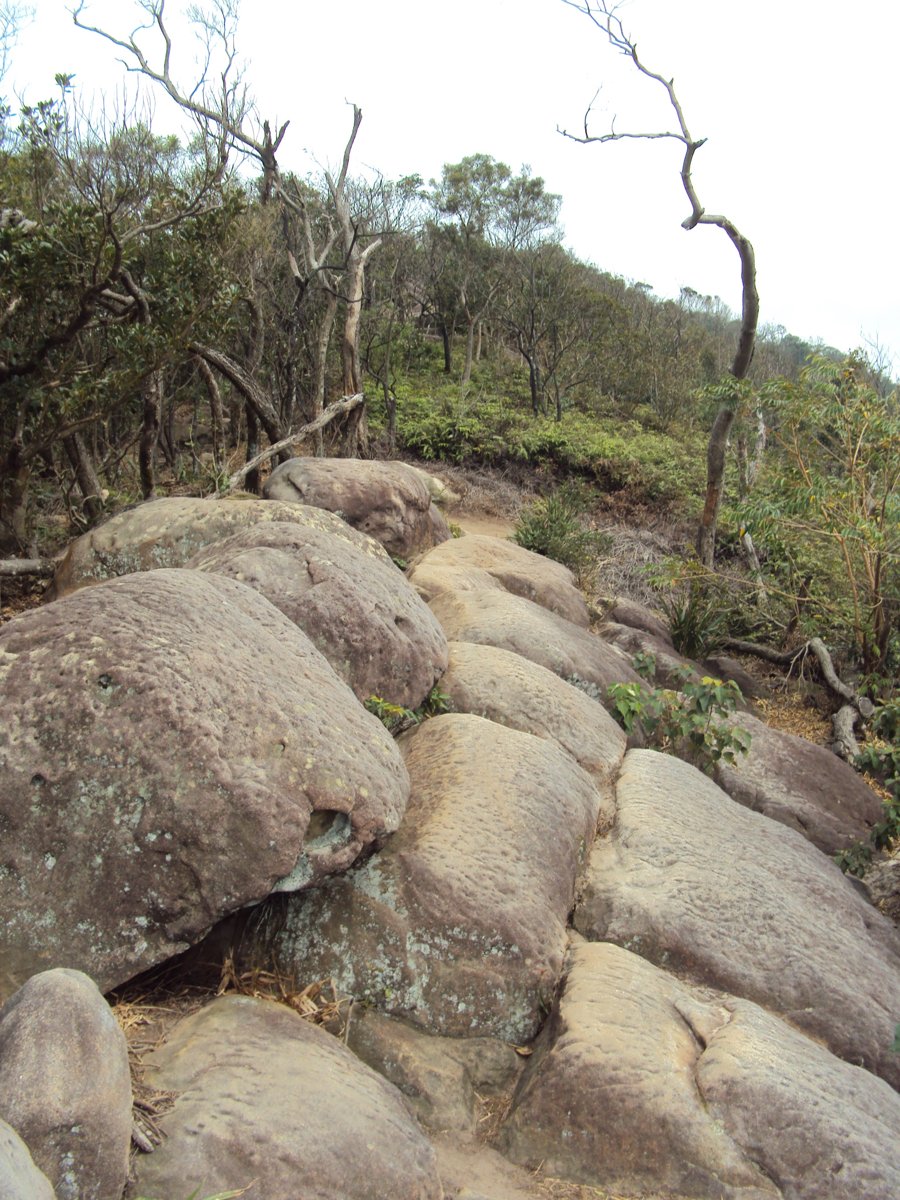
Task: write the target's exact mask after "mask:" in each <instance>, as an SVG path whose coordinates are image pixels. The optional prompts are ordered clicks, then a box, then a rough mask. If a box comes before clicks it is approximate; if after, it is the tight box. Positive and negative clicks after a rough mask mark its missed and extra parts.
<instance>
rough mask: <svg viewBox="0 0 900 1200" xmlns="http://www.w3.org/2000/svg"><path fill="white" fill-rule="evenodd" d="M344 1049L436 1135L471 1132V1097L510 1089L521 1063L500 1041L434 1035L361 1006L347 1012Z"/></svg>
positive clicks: (474, 1101)
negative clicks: (383, 1080)
mask: <svg viewBox="0 0 900 1200" xmlns="http://www.w3.org/2000/svg"><path fill="white" fill-rule="evenodd" d="M348 1045H349V1046H350V1049H351V1050H352V1051H353V1052H354V1053H355V1054H357V1055H358V1056H359V1057H360V1058H361V1059H362V1060H363V1062H365V1063H367V1064H368V1065H369V1066H370V1067H371V1068H372V1069H373V1070H374V1071H377V1072H378V1073H379V1075H383V1076H384V1077H385V1078H386V1079H388V1080H390V1082H391V1083H393V1084H394V1085H395V1086H396V1087H397V1088H399V1089H400V1091H401V1092H402V1094H403V1096H404V1098H405V1099H406V1103H407V1104H408V1105H409V1107H410V1109H411V1110H412V1112H413V1115H414V1116H415V1117H416V1118H417V1119H418V1120H419V1121H420V1122H421V1123H422V1124H423V1125H424V1126H425V1127H426V1128H427V1129H430V1130H433V1131H436V1132H440V1131H447V1130H453V1131H457V1132H464V1133H470V1134H471V1133H474V1132H475V1128H476V1119H477V1118H476V1114H477V1110H478V1104H477V1098H481V1097H484V1096H487V1095H496V1094H497V1093H499V1092H502V1091H504V1090H506V1089H507V1088H509V1087H511V1086H512V1084H513V1083H514V1081H515V1079H516V1077H517V1075H518V1073H519V1070H520V1067H521V1063H522V1061H523V1060H522V1059H521V1058H519V1056H518V1055H517V1054H516V1052H515V1050H514V1049H513V1048H512V1047H511V1046H507V1045H506V1044H505V1043H503V1042H499V1041H495V1040H493V1039H491V1038H478V1037H476V1038H448V1037H435V1036H433V1035H430V1034H427V1033H423V1032H422V1031H421V1030H420V1029H416V1028H414V1027H413V1026H411V1025H407V1024H406V1023H405V1022H403V1021H398V1020H395V1019H394V1018H393V1017H386V1016H383V1015H382V1014H381V1013H378V1012H375V1011H374V1010H373V1009H368V1008H364V1007H363V1006H361V1005H358V1006H356V1007H355V1008H354V1010H353V1018H352V1020H351V1022H350V1032H349V1039H348Z"/></svg>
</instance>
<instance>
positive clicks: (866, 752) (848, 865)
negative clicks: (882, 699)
mask: <svg viewBox="0 0 900 1200" xmlns="http://www.w3.org/2000/svg"><path fill="white" fill-rule="evenodd" d="M871 726H872V732H873V733H874V735H875V740H873V741H871V742H869V744H868V745H867V746H865V747H864V749H863V750H862V751H861V752H860V753H859V754H858V755H857V756H856V760H855V763H854V766H856V767H858V768H859V769H860V770H862V771H870V772H871V773H872V774H873V775H874V776H876V777H877V778H878V779H880V780H881V781H882V783H883V784H884V786H885V787H886V788H887V790H888V792H889V793H890V796H891V798H890V799H889V800H886V801H885V802H884V805H883V806H882V816H881V820H880V821H876V822H875V824H874V825H873V826H872V828H871V830H870V831H869V837H868V840H867V841H864V842H854V843H853V845H852V846H848V847H847V849H846V850H841V851H840V853H838V854H837V855H835V861H836V862H837V865H838V866H839V867H840V868H841V870H842V871H845V872H849V874H851V875H858V876H860V878H861V877H862V876H863V875H865V873H866V871H867V870H868V868H869V866H870V865H871V863H872V859H873V858H874V856H875V854H876V852H877V851H879V850H890V849H891V847H892V846H893V845H894V844H895V843H896V842H898V841H900V700H891V701H889V702H888V703H887V704H882V705H880V706H879V707H878V708H877V709H876V710H875V712H874V714H873V716H872V721H871Z"/></svg>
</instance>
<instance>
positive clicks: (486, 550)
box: [410, 533, 590, 629]
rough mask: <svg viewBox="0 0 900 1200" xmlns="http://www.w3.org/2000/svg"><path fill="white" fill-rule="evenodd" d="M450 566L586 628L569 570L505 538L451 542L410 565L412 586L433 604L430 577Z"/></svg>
mask: <svg viewBox="0 0 900 1200" xmlns="http://www.w3.org/2000/svg"><path fill="white" fill-rule="evenodd" d="M448 567H452V568H458V569H462V570H471V569H473V568H475V569H481V570H483V571H487V573H488V574H489V575H492V576H493V577H494V579H496V580H497V582H498V583H500V584H502V585H503V587H504V588H506V590H507V591H508V592H512V593H513V595H515V596H524V597H525V599H526V600H533V601H534V602H535V604H540V605H541V606H542V607H543V608H548V609H550V611H551V612H555V613H557V614H558V615H559V616H561V617H565V618H566V620H567V621H571V622H572V623H573V624H575V625H581V626H582V627H583V628H585V629H586V628H587V626H588V625H589V624H590V616H589V614H588V608H587V604H586V603H585V599H584V596H582V594H581V592H580V591H579V590H578V587H577V585H576V583H575V576H574V575H573V574H572V572H571V571H570V570H569V568H568V567H564V566H563V565H562V563H558V562H554V561H553V559H552V558H544V557H543V556H542V555H540V554H534V553H533V552H532V551H531V550H526V549H525V548H524V547H523V546H517V545H516V543H515V542H511V541H508V540H507V539H506V538H496V537H489V536H488V535H487V534H479V533H470V534H467V535H466V536H465V537H462V538H452V539H451V540H450V541H449V542H444V543H443V544H442V545H440V546H435V548H434V549H433V550H429V551H428V553H427V554H424V555H422V556H421V558H419V559H417V560H416V562H415V563H413V564H412V570H411V571H410V580H411V582H412V583H413V584H414V585H415V586H416V587H419V588H424V590H423V592H422V594H423V595H424V597H425V599H426V600H431V599H432V596H433V595H435V594H437V593H434V592H432V594H431V595H429V594H428V591H429V590H430V589H429V588H428V580H429V572H430V571H431V570H434V569H435V568H448Z"/></svg>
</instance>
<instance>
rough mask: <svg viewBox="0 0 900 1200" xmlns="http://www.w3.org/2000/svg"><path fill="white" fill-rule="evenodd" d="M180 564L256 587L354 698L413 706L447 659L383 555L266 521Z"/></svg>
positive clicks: (437, 632) (438, 634) (427, 613)
mask: <svg viewBox="0 0 900 1200" xmlns="http://www.w3.org/2000/svg"><path fill="white" fill-rule="evenodd" d="M186 566H187V567H189V568H190V567H195V568H196V569H197V570H200V571H215V572H216V573H217V574H220V575H225V576H227V577H229V578H230V579H237V580H238V581H239V582H241V583H246V584H248V585H249V586H250V587H252V588H254V589H255V590H256V591H258V592H261V593H262V594H263V595H264V596H265V597H266V599H267V600H270V601H271V602H272V604H274V605H275V607H276V608H278V609H280V610H281V611H282V612H283V613H284V615H285V616H286V617H289V618H290V620H292V621H293V622H294V624H295V625H299V627H300V628H301V629H302V630H303V632H304V633H305V634H306V635H307V637H309V639H310V640H311V641H312V643H313V645H314V646H316V647H317V649H319V650H321V652H322V653H323V654H324V655H325V657H326V658H327V659H328V661H329V663H331V666H332V667H333V668H334V670H335V671H336V672H337V673H338V675H340V677H341V678H342V679H343V680H344V681H345V682H346V683H348V684H349V685H350V687H351V688H353V691H354V692H355V693H356V695H357V696H358V697H359V698H360V699H361V700H365V699H366V698H367V697H369V696H371V695H378V696H382V697H383V698H385V699H387V700H390V701H391V702H392V703H394V704H401V705H404V706H405V707H407V708H417V707H418V706H419V705H420V704H421V703H422V701H423V700H424V699H425V697H426V696H427V695H428V693H429V692H430V691H431V689H432V687H433V686H434V684H435V683H436V682H437V680H438V679H440V677H441V675H442V674H443V672H444V670H445V668H446V666H447V639H446V638H445V637H444V634H443V630H442V629H441V627H440V625H438V623H437V620H436V619H435V617H434V616H433V614H432V612H431V610H430V609H429V608H428V606H427V605H426V604H425V602H424V601H423V600H421V599H420V598H419V596H418V594H417V593H416V591H415V590H414V589H413V588H412V587H410V585H409V583H408V582H407V580H406V578H405V576H404V575H403V574H402V572H401V571H398V570H397V568H396V567H395V566H394V564H393V563H392V562H390V561H383V560H381V559H376V558H373V557H372V556H371V555H369V554H366V553H364V552H363V551H362V550H360V549H359V548H358V547H356V546H353V545H351V544H350V543H349V542H348V541H346V540H344V539H342V538H338V537H335V536H334V534H332V533H327V532H324V531H322V530H319V529H314V528H310V527H305V526H303V525H297V524H289V523H288V522H285V521H270V522H266V524H264V525H253V526H249V527H248V528H246V529H242V530H241V531H240V532H239V533H236V534H234V535H233V536H232V537H230V538H226V540H225V541H222V542H216V543H215V545H212V546H207V547H206V548H205V549H204V550H201V551H200V552H199V554H195V555H194V557H193V558H192V559H190V560H189V561H188V562H187V564H186Z"/></svg>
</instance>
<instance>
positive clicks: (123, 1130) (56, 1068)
mask: <svg viewBox="0 0 900 1200" xmlns="http://www.w3.org/2000/svg"><path fill="white" fill-rule="evenodd" d="M0 1117H2V1118H3V1120H5V1121H7V1122H9V1124H10V1125H11V1126H12V1127H13V1128H14V1129H15V1130H16V1132H17V1133H18V1134H19V1136H20V1137H22V1138H23V1139H24V1140H25V1142H26V1143H27V1145H28V1148H29V1150H30V1151H31V1154H32V1157H33V1158H34V1161H35V1163H36V1164H37V1166H38V1167H39V1168H40V1169H41V1170H42V1171H43V1173H44V1174H45V1175H46V1176H47V1178H48V1179H49V1180H50V1182H51V1183H52V1184H53V1186H54V1187H55V1189H56V1195H57V1197H58V1200H119V1198H120V1197H121V1195H122V1189H123V1188H124V1186H125V1180H126V1178H127V1175H128V1152H129V1149H130V1146H131V1072H130V1070H129V1066H128V1047H127V1046H126V1044H125V1035H124V1034H123V1033H122V1030H121V1029H120V1028H119V1025H118V1022H117V1021H116V1019H115V1017H114V1016H113V1014H112V1011H111V1010H110V1007H109V1005H108V1004H107V1003H106V1001H105V1000H104V999H103V997H102V996H101V995H100V993H99V992H98V990H97V988H96V986H95V985H94V983H93V982H92V981H91V980H90V979H88V977H87V976H86V975H83V974H82V973H81V972H80V971H66V970H55V971H45V972H43V973H42V974H40V975H35V976H33V977H32V978H31V979H29V980H28V982H27V983H26V984H25V985H24V987H22V988H20V989H19V991H18V992H16V994H15V995H14V996H13V997H12V999H10V1000H8V1001H7V1003H6V1004H5V1005H4V1007H3V1008H2V1009H0ZM34 1194H35V1195H40V1192H39V1191H36V1192H35V1193H34ZM2 1195H3V1196H4V1197H5V1196H6V1195H7V1193H6V1192H5V1191H3V1192H2Z"/></svg>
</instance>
